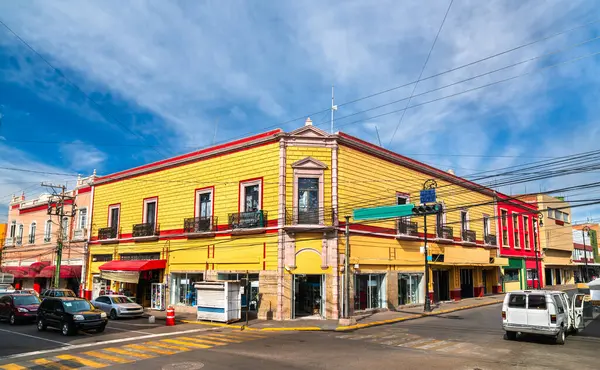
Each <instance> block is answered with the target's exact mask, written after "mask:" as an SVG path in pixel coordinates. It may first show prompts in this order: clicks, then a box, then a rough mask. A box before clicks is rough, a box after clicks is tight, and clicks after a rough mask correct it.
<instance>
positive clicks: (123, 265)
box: [98, 260, 167, 271]
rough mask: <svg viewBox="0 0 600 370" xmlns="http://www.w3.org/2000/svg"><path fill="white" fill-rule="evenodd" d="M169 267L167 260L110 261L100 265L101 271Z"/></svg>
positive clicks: (144, 269) (145, 269) (146, 269)
mask: <svg viewBox="0 0 600 370" xmlns="http://www.w3.org/2000/svg"><path fill="white" fill-rule="evenodd" d="M165 267H167V260H137V261H122V260H119V261H110V262H107V263H105V264H103V265H100V266H99V267H98V269H99V270H101V271H148V270H160V269H164V268H165Z"/></svg>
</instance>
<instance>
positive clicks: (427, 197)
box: [420, 189, 436, 204]
mask: <svg viewBox="0 0 600 370" xmlns="http://www.w3.org/2000/svg"><path fill="white" fill-rule="evenodd" d="M420 195H421V196H420V198H421V199H420V200H421V204H426V203H435V201H436V196H435V189H423V190H421V194H420Z"/></svg>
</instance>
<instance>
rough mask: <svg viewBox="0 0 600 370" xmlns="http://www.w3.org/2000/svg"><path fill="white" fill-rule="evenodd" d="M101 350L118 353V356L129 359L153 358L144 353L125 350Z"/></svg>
mask: <svg viewBox="0 0 600 370" xmlns="http://www.w3.org/2000/svg"><path fill="white" fill-rule="evenodd" d="M102 350H103V351H108V352H114V353H118V354H120V355H125V356H130V357H139V358H154V357H155V356H153V355H148V354H145V353H140V352H134V351H127V350H124V349H120V348H103V349H102Z"/></svg>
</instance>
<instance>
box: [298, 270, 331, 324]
mask: <svg viewBox="0 0 600 370" xmlns="http://www.w3.org/2000/svg"><path fill="white" fill-rule="evenodd" d="M324 280H325V276H324V275H294V278H293V282H292V310H291V311H292V319H296V318H299V317H307V316H319V317H323V316H324V305H325V299H324V298H323V297H325V289H324V287H325V284H324Z"/></svg>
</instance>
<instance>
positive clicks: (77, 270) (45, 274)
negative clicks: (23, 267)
mask: <svg viewBox="0 0 600 370" xmlns="http://www.w3.org/2000/svg"><path fill="white" fill-rule="evenodd" d="M54 270H56V266H55V265H52V266H46V267H44V268H43V269H42V271H40V273H39V275H38V277H42V278H51V277H53V276H54ZM60 278H61V279H69V278H77V279H81V265H77V266H60Z"/></svg>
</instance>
